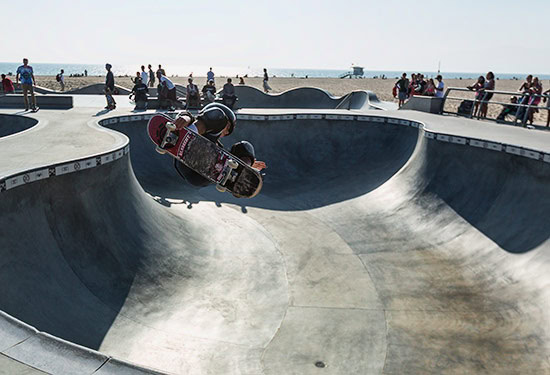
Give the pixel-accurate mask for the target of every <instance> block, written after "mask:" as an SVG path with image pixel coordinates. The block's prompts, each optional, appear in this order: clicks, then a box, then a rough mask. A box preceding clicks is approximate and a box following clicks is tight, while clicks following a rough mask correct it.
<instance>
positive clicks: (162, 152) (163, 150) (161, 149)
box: [155, 146, 166, 155]
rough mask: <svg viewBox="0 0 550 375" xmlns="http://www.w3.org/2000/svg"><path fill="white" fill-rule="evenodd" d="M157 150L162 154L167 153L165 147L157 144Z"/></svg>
mask: <svg viewBox="0 0 550 375" xmlns="http://www.w3.org/2000/svg"><path fill="white" fill-rule="evenodd" d="M155 150H157V152H158V153H159V154H161V155H164V154H166V150H165V149H163V148H160V147H159V146H157V147H156V149H155Z"/></svg>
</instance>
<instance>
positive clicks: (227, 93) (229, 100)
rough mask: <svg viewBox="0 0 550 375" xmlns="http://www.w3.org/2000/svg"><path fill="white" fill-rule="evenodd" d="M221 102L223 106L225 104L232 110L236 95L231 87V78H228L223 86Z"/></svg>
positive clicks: (233, 87)
mask: <svg viewBox="0 0 550 375" xmlns="http://www.w3.org/2000/svg"><path fill="white" fill-rule="evenodd" d="M222 101H223V104H225V105H226V106H228V107H229V108H231V109H233V106H234V105H235V102H236V101H237V95H236V94H235V86H233V83H232V81H231V78H228V79H227V83H226V84H225V85H223V90H222Z"/></svg>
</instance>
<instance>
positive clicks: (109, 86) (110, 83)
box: [105, 64, 116, 109]
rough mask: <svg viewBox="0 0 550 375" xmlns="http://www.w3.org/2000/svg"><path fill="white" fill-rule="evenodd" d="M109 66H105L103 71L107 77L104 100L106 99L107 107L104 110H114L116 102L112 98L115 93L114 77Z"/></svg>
mask: <svg viewBox="0 0 550 375" xmlns="http://www.w3.org/2000/svg"><path fill="white" fill-rule="evenodd" d="M112 67H113V66H112V65H111V64H105V69H106V70H107V76H106V77H105V99H107V107H105V109H115V108H116V102H115V98H113V93H114V92H115V76H114V75H113V72H111V68H112Z"/></svg>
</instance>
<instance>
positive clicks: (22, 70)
mask: <svg viewBox="0 0 550 375" xmlns="http://www.w3.org/2000/svg"><path fill="white" fill-rule="evenodd" d="M20 78H21V88H22V89H23V100H24V102H25V111H28V110H29V98H28V94H29V93H30V94H31V109H32V110H33V111H36V110H37V107H36V97H35V96H34V85H36V81H35V79H34V72H33V70H32V66H30V65H29V59H26V58H25V59H23V65H21V66H19V67H18V68H17V74H16V76H15V83H19V79H20Z"/></svg>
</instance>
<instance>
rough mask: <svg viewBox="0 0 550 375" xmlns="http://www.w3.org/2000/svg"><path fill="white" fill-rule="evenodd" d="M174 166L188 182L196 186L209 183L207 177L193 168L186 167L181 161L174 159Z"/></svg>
mask: <svg viewBox="0 0 550 375" xmlns="http://www.w3.org/2000/svg"><path fill="white" fill-rule="evenodd" d="M174 167H175V168H176V172H178V174H179V175H180V176H181V177H182V178H183V179H184V180H185V181H187V182H188V183H190V184H191V185H193V186H196V187H204V186H208V185H210V184H211V182H210V181H209V180H208V179H207V178H204V177H203V176H201V175H200V174H198V173H197V172H195V171H194V170H192V169H190V168H188V167H186V166H185V165H184V164H183V163H181V162H179V161H177V160H175V159H174Z"/></svg>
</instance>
